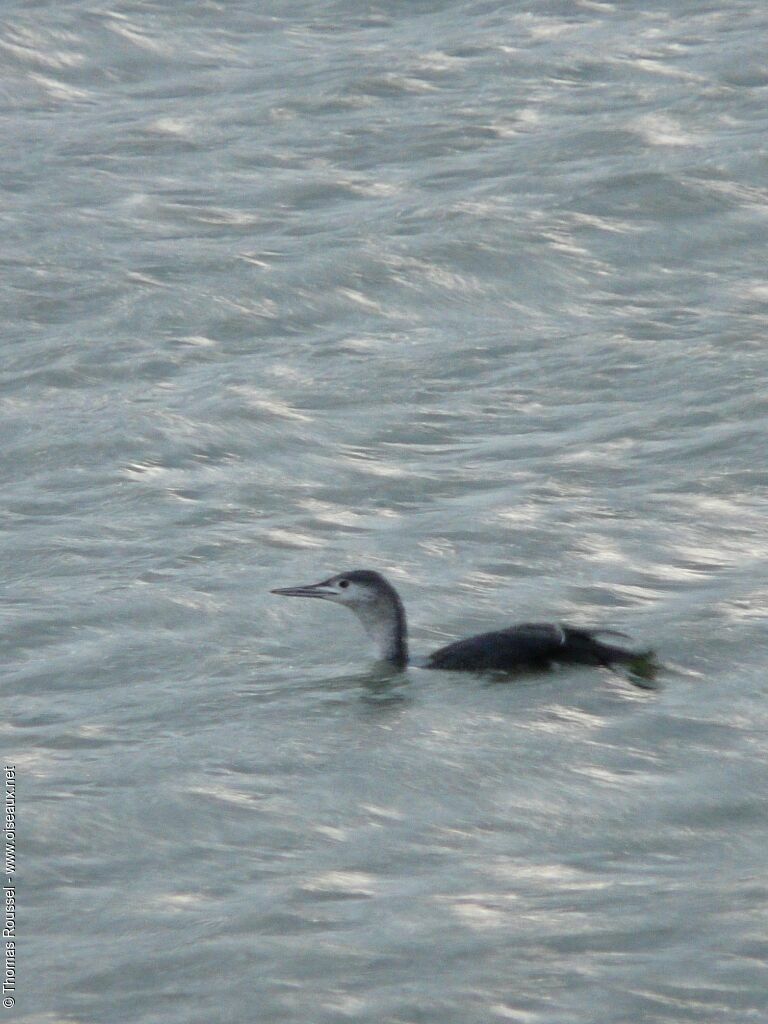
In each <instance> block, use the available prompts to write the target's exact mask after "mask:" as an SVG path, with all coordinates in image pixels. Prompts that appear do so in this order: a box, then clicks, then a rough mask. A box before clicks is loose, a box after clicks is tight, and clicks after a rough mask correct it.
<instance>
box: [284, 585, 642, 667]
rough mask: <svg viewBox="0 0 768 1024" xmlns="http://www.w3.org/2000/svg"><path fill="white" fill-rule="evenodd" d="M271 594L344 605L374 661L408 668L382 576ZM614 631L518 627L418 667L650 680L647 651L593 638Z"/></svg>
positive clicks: (404, 634) (475, 639)
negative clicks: (576, 672)
mask: <svg viewBox="0 0 768 1024" xmlns="http://www.w3.org/2000/svg"><path fill="white" fill-rule="evenodd" d="M272 593H273V594H282V595H284V596H285V597H317V598H322V600H324V601H333V602H335V603H336V604H343V605H346V607H347V608H349V609H350V611H353V612H354V613H355V615H356V616H357V617H358V619H360V621H361V623H362V624H363V628H364V629H365V631H366V633H367V634H368V636H369V637H370V638H371V640H373V642H374V644H375V645H376V649H377V652H378V656H379V658H380V659H381V660H382V661H388V662H390V663H391V664H392V665H394V666H395V667H397V668H405V666H406V665H407V664H408V630H407V626H406V621H405V608H404V607H403V602H402V601H401V600H400V595H399V594H398V592H397V591H396V590H395V588H394V587H393V586H392V584H391V583H389V582H388V581H387V580H386V579H385V578H384V577H383V576H382V575H381V574H380V573H378V572H374V571H373V570H372V569H354V570H352V571H351V572H342V573H339V575H338V576H331V577H330V579H327V580H323V581H322V582H320V583H312V584H310V585H309V586H306V587H284V588H282V589H280V590H273V591H272ZM599 633H603V634H613V635H614V636H623V635H624V634H622V633H616V631H615V630H610V629H603V630H589V629H576V628H574V627H573V626H565V625H562V626H561V625H556V624H552V623H549V622H522V623H520V624H519V625H516V626H509V627H508V628H507V629H500V630H497V631H495V632H491V633H480V634H479V635H478V636H470V637H467V639H466V640H457V641H456V642H455V643H452V644H448V645H447V646H446V647H441V648H440V649H439V650H437V651H433V653H432V654H430V655H429V656H428V657H427V659H426V661H425V662H424V663H423V664H422V665H421V666H420V667H422V668H434V669H446V670H448V671H457V672H483V671H502V672H520V671H530V670H536V669H546V668H549V667H550V666H551V665H552V664H553V663H555V662H560V663H564V664H572V665H573V664H576V665H601V666H604V667H610V666H613V665H618V664H623V665H626V666H628V667H629V668H630V670H631V671H632V672H633V673H635V674H636V675H638V676H640V677H645V678H650V677H651V676H652V674H653V670H654V668H655V662H654V657H653V654H652V653H651V652H649V651H642V652H641V651H631V650H627V649H626V648H624V647H618V646H616V645H614V644H606V643H602V642H601V641H600V640H598V639H597V634H599Z"/></svg>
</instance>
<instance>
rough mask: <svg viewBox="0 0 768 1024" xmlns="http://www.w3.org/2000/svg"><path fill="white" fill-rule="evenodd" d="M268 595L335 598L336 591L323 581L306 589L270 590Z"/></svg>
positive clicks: (286, 588) (285, 588)
mask: <svg viewBox="0 0 768 1024" xmlns="http://www.w3.org/2000/svg"><path fill="white" fill-rule="evenodd" d="M270 594H281V595H282V596H283V597H321V598H322V597H324V598H329V597H336V591H335V590H334V589H333V587H329V586H328V584H327V583H326V582H325V580H324V581H323V582H322V583H311V584H310V585H309V586H307V587H282V588H280V589H279V590H270Z"/></svg>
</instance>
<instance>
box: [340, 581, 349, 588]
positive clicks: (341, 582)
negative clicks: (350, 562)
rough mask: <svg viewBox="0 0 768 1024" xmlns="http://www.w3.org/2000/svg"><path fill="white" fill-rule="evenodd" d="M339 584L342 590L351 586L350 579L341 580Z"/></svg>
mask: <svg viewBox="0 0 768 1024" xmlns="http://www.w3.org/2000/svg"><path fill="white" fill-rule="evenodd" d="M339 586H340V587H341V589H342V590H346V589H347V587H348V586H349V580H339Z"/></svg>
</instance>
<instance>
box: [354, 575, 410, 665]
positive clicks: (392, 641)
mask: <svg viewBox="0 0 768 1024" xmlns="http://www.w3.org/2000/svg"><path fill="white" fill-rule="evenodd" d="M390 591H391V592H387V593H384V594H382V595H381V596H380V597H378V598H377V600H375V601H370V602H367V603H366V604H363V605H359V606H358V607H355V608H352V611H353V612H354V613H355V615H356V616H357V617H358V619H360V622H361V623H362V624H363V629H364V630H365V632H366V633H367V634H368V636H369V637H370V638H371V640H372V641H373V643H374V644H375V646H376V652H377V656H378V657H379V658H380V659H381V661H389V662H391V663H392V664H393V665H396V666H397V667H398V668H405V666H406V665H407V664H408V628H407V626H406V621H405V608H403V602H402V601H401V600H400V597H399V595H398V593H397V591H396V590H395V589H394V588H393V587H392V588H390Z"/></svg>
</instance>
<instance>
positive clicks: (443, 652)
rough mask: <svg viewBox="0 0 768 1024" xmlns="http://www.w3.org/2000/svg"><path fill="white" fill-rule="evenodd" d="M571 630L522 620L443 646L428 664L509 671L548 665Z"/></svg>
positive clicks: (561, 647) (555, 656) (454, 668)
mask: <svg viewBox="0 0 768 1024" xmlns="http://www.w3.org/2000/svg"><path fill="white" fill-rule="evenodd" d="M569 633H570V631H569V630H567V628H566V627H563V626H558V625H555V624H553V623H549V622H522V623H520V625H517V626H510V627H509V628H508V629H500V630H496V631H495V632H492V633H480V634H479V635H478V636H471V637H468V638H467V639H466V640H457V641H456V642H455V643H452V644H448V645H447V646H446V647H441V648H440V649H439V650H437V651H434V652H433V653H432V654H430V655H429V658H428V659H427V667H428V668H442V669H448V670H462V669H463V670H464V671H483V670H485V671H488V670H493V669H498V670H501V671H507V672H509V671H515V670H517V669H535V668H546V667H547V666H548V665H549V664H550V663H551V662H552V661H553V660H556V659H557V658H558V655H559V654H560V655H562V652H563V647H564V645H565V644H566V643H567V640H568V634H569Z"/></svg>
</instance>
